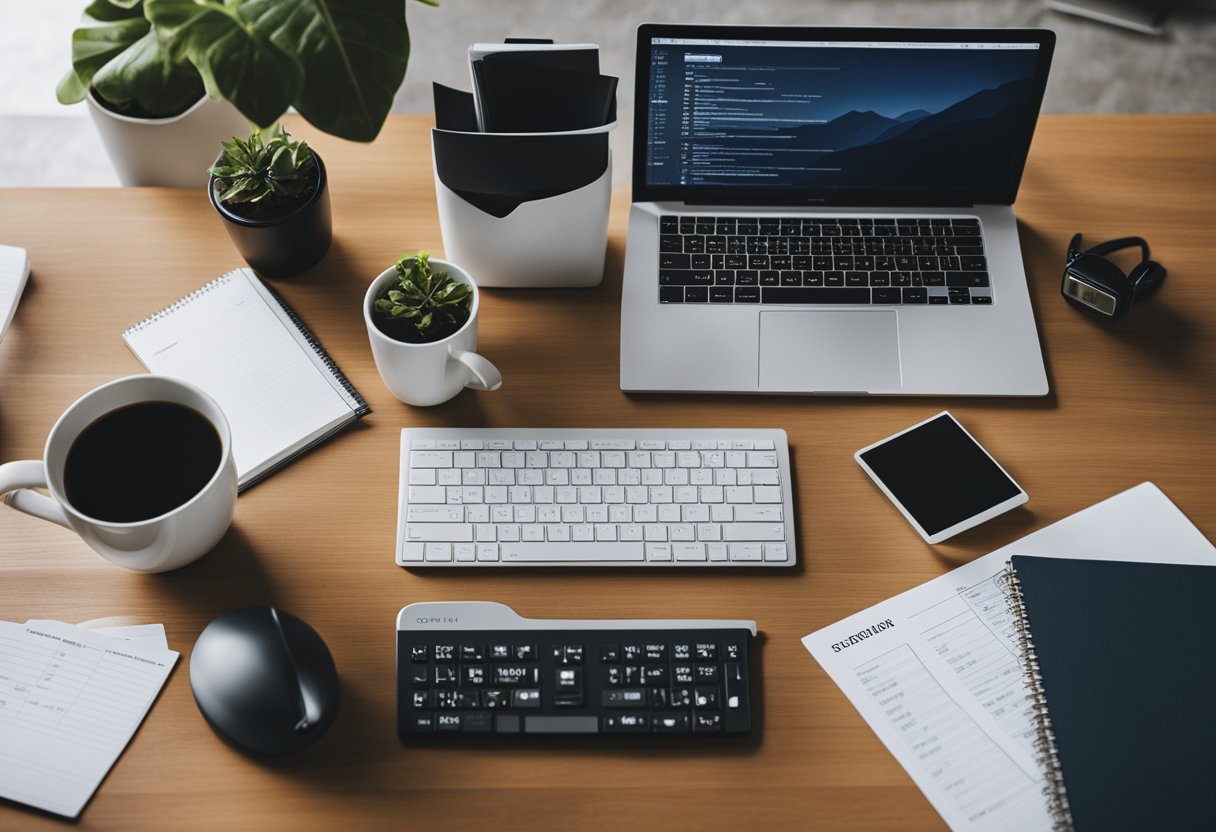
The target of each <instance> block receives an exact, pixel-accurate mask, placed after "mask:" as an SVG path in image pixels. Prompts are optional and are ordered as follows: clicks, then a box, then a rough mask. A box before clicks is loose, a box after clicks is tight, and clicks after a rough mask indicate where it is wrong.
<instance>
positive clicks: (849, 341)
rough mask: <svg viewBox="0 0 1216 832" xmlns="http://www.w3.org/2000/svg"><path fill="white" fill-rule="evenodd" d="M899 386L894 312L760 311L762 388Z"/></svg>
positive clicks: (836, 389) (877, 388)
mask: <svg viewBox="0 0 1216 832" xmlns="http://www.w3.org/2000/svg"><path fill="white" fill-rule="evenodd" d="M900 386H901V380H900V369H899V328H898V324H897V323H896V316H895V310H894V309H807V310H798V311H793V310H791V311H770V312H761V313H760V389H761V390H773V391H788V392H801V393H859V392H865V393H868V392H874V391H882V392H892V391H898V390H899V388H900Z"/></svg>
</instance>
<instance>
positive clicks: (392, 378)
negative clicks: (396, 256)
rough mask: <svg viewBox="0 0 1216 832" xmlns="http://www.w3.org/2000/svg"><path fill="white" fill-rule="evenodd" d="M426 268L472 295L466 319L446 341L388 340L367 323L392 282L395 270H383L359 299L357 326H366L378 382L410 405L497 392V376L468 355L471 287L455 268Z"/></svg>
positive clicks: (473, 342) (476, 298)
mask: <svg viewBox="0 0 1216 832" xmlns="http://www.w3.org/2000/svg"><path fill="white" fill-rule="evenodd" d="M430 264H431V270H432V271H435V272H441V271H444V272H447V273H448V275H449V276H450V277H451V278H452V279H453V280H459V281H460V282H461V283H467V284H468V285H469V287H470V288H471V289H472V290H473V304H472V308H471V309H470V310H469V319H468V320H467V321H465V323H464V326H462V327H461V328H460V329H458V330H457V331H456V332H454V333H452V334H451V335H449V336H448V337H447V338H444V339H442V340H440V341H432V342H431V343H428V344H411V343H407V342H405V341H398V340H397V339H395V338H390V337H389V336H387V335H385V334H384V333H383V332H381V331H380V330H379V329H378V328H377V327H376V324H375V322H374V321H373V320H372V315H373V314H374V313H373V311H372V305H373V304H374V303H375V302H376V298H378V297H380V295H381V294H383V293H384V292H385V291H386V290H387V289H388V288H389V287H390V286H391V285H393V284H394V283H395V282H396V281H397V269H396V267H395V266H394V267H391V268H388V269H385V270H384V271H383V272H381V274H380V276H379V277H377V278H376V279H375V280H373V281H372V285H371V286H368V287H367V295H366V296H365V297H364V298H363V322H364V323H365V324H367V337H368V340H370V341H371V345H372V356H373V357H374V358H375V359H376V369H377V370H378V371H379V372H380V378H381V379H383V380H384V385H385V386H386V387H388V389H389V390H390V391H391V392H392V394H393V395H394V396H396V397H397V398H398V399H400V400H401V401H403V402H405V403H406V404H415V405H432V404H442V403H443V402H446V401H447V400H448V399H450V398H452V397H453V396H455V395H456V394H457V393H459V392H460V391H461V390H463V389H464V388H466V387H470V388H472V389H474V390H497V389H498V388H499V387H501V386H502V373H500V372H498V368H497V367H495V366H494V365H493V364H491V363H490V362H489V361H487V360H486V359H485V358H483V357H482V356H480V355H478V354H477V353H476V352H474V350H475V349H476V348H477V309H478V307H479V306H480V304H481V292H480V291H479V290H478V289H477V284H476V283H474V282H473V278H471V277H469V274H468V272H466V271H465V270H464V269H462V268H460V266H457V265H454V264H452V263H448V262H446V261H444V260H437V259H435V258H434V257H432V258H431V260H430Z"/></svg>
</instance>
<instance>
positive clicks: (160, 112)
mask: <svg viewBox="0 0 1216 832" xmlns="http://www.w3.org/2000/svg"><path fill="white" fill-rule="evenodd" d="M77 74H79V73H77ZM92 86H93V89H95V90H97V94H98V95H100V96H101V97H102V98H104V99H105V100H106V101H108V102H110V103H111V104H115V105H118V106H119V107H120V108H132V109H133V110H134V111H135V112H136V113H138V114H139V115H142V116H152V117H157V116H170V115H176V114H178V113H180V112H183V111H184V110H186V109H188V108H189V107H190V106H191V105H192V104H194V102H196V101H198V100H199V99H200V98H202V97H203V83H202V80H201V79H200V78H199V76H198V73H197V72H196V71H195V70H194V68H193V67H191V66H190V65H189V64H183V63H178V62H174V61H173V60H171V59H170V56H169V53H168V51H167V50H166V49H165V48H164V45H163V44H162V43H161V42H160V40H159V39H158V38H157V37H156V33H155V32H148V33H147V34H145V35H144V36H143V37H141V38H140V39H139V40H137V41H136V42H135V43H133V44H132V45H131V46H130V47H129V48H127V49H124V50H123V51H122V52H120V53H119V54H118V55H116V56H114V58H113V59H111V60H110V61H108V62H107V63H106V64H105V65H104V66H102V67H101V68H100V69H98V70H97V72H96V73H95V74H94V75H93V78H92Z"/></svg>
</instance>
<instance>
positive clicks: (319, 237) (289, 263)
mask: <svg viewBox="0 0 1216 832" xmlns="http://www.w3.org/2000/svg"><path fill="white" fill-rule="evenodd" d="M312 157H313V158H314V159H315V160H316V161H317V189H316V190H315V191H314V192H313V195H312V197H311V198H310V199H309V200H308V202H306V203H304V204H303V205H301V206H300V207H299V208H297V209H296V210H294V211H292V212H291V213H290V214H285V215H284V216H281V217H276V218H275V219H270V220H251V219H246V218H245V217H242V216H240V215H238V214H234V213H233V212H232V211H230V210H228V208H226V207H225V206H224V204H223V203H222V202H220V199H219V196H218V195H217V194H216V192H215V190H216V189H215V177H214V176H212V177H211V178H210V179H209V180H208V181H207V195H208V196H209V197H210V198H211V204H212V206H214V207H215V210H216V213H218V214H219V215H220V216H221V217H222V218H223V219H224V227H225V228H227V229H228V236H229V237H231V238H232V242H233V243H234V244H235V245H236V248H237V251H239V252H240V253H241V256H242V257H244V258H245V262H246V263H248V264H249V265H250V266H252V267H253V268H254V270H255V271H257V272H258V273H259V274H263V275H265V276H267V277H292V276H294V275H297V274H299V273H300V272H303V271H307V270H308V269H310V268H312V267H313V266H315V265H316V264H317V263H318V262H319V261H320V260H321V258H322V257H324V256H325V252H327V251H329V244H330V242H332V241H333V236H334V234H333V220H332V218H331V216H330V211H329V188H328V187H327V184H328V177H327V176H326V175H325V163H324V162H322V161H321V157H320V156H319V155H317V153H316V152H315V151H314V152H313V154H312ZM216 164H219V162H218V161H217V162H216Z"/></svg>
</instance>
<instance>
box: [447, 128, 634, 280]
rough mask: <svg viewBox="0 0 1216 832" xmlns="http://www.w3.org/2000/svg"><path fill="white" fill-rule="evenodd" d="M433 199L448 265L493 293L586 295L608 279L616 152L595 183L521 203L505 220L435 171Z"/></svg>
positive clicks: (610, 154) (610, 155)
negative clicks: (578, 291)
mask: <svg viewBox="0 0 1216 832" xmlns="http://www.w3.org/2000/svg"><path fill="white" fill-rule="evenodd" d="M435 198H436V202H437V203H438V205H439V228H440V231H441V232H442V234H443V250H444V256H445V258H446V259H448V260H450V261H452V262H454V263H459V264H460V265H461V266H463V267H464V268H465V269H467V270H468V271H470V272H471V273H473V274H475V275H477V277H478V281H479V283H480V284H481V285H482V286H487V287H493V288H525V287H529V288H540V287H545V288H584V287H588V286H598V285H599V284H600V282H601V281H602V280H603V279H604V254H605V252H606V250H607V246H608V209H609V206H610V205H611V202H612V152H611V151H608V153H607V163H606V165H605V166H604V169H603V172H602V173H601V174H600V175H599V176H598V177H597V178H596V179H595V180H594V181H592V182H590V183H588V184H586V185H583V186H581V187H578V188H575V189H574V190H571V191H567V192H565V193H559V194H557V195H555V196H549V197H544V198H541V199H528V200H525V201H522V202H520V203H519V204H518V206H517V207H515V208H514V209H513V210H511V211H510V212H509V213H507V214H505V215H503V216H497V215H496V214H497V212H494V213H491V212H490V211H486V210H483V209H482V208H480V207H478V206H477V205H474V204H473V203H472V202H470V201H469V200H467V199H466V198H465V197H464V196H462V195H461V194H460V193H458V192H457V191H455V190H453V189H452V188H449V187H448V186H447V185H446V184H444V181H443V179H442V178H441V177H440V173H439V166H438V164H436V165H435Z"/></svg>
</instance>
